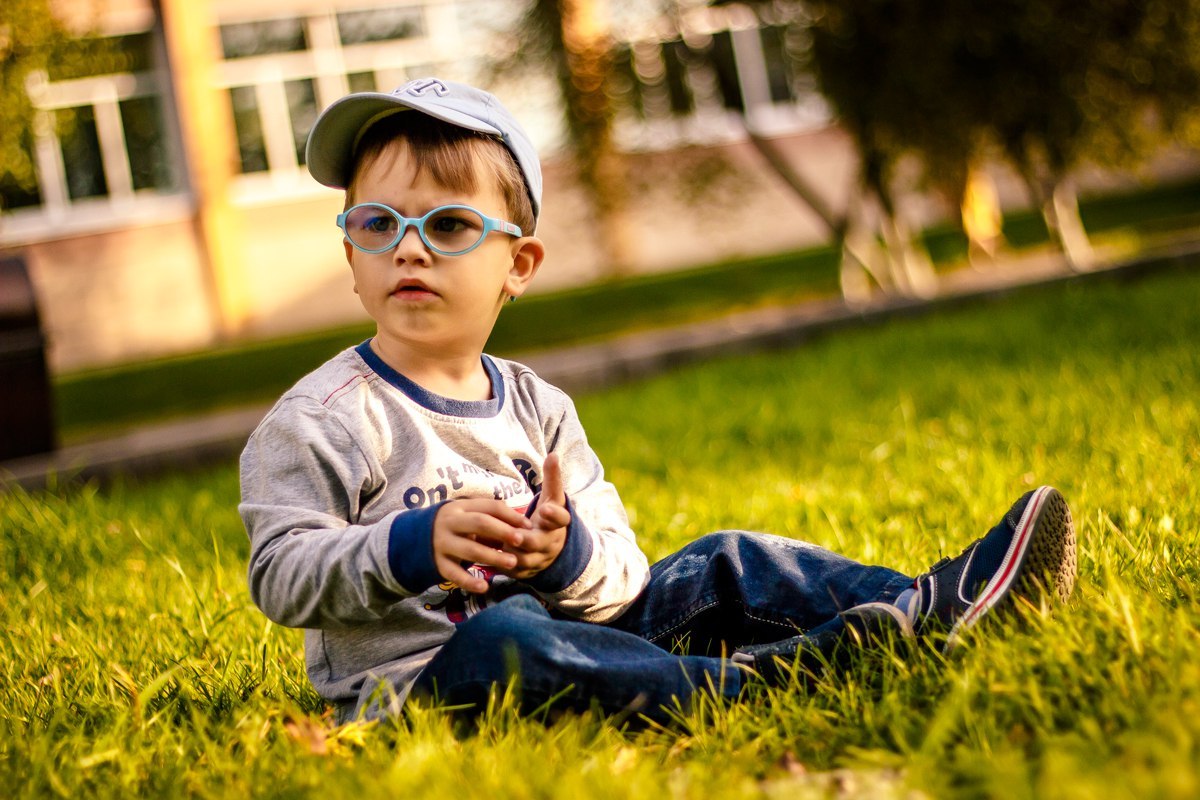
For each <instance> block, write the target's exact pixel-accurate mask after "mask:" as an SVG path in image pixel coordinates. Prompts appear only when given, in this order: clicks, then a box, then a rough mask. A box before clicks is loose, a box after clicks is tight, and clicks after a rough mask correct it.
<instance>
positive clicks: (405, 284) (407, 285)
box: [392, 281, 436, 297]
mask: <svg viewBox="0 0 1200 800" xmlns="http://www.w3.org/2000/svg"><path fill="white" fill-rule="evenodd" d="M392 294H393V295H394V296H397V297H411V296H416V295H422V294H426V295H432V294H436V292H434V291H433V290H432V289H430V288H429V287H428V286H426V285H425V284H423V283H421V282H420V281H401V282H400V284H399V285H398V286H397V287H396V288H395V289H393V290H392Z"/></svg>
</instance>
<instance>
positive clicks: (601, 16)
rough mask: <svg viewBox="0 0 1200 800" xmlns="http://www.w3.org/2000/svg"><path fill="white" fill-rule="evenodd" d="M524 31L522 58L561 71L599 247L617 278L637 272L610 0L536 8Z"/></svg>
mask: <svg viewBox="0 0 1200 800" xmlns="http://www.w3.org/2000/svg"><path fill="white" fill-rule="evenodd" d="M521 27H522V29H523V30H524V31H527V32H528V33H529V34H532V35H527V36H526V37H524V38H525V42H526V46H525V47H522V48H521V50H520V51H519V52H518V54H517V57H518V59H519V61H520V62H521V63H522V64H525V65H538V66H539V67H541V68H544V67H545V65H546V64H547V63H548V64H550V65H551V67H552V68H553V70H554V75H555V79H556V81H557V84H558V89H559V93H560V95H561V97H562V101H563V115H564V120H565V122H566V130H567V139H568V146H569V148H570V152H571V156H572V160H573V162H574V164H575V167H576V170H577V173H578V177H579V181H580V183H581V184H582V185H583V187H584V188H585V189H586V190H587V192H588V195H589V199H590V201H591V203H592V207H593V211H594V213H595V217H596V221H597V223H598V224H597V230H598V231H599V237H598V244H599V245H600V247H601V248H603V250H604V253H603V259H604V262H605V263H606V265H607V267H608V271H609V273H610V274H613V275H620V274H624V273H626V272H628V271H629V269H630V268H631V266H632V252H631V247H630V244H629V233H628V223H627V221H626V218H625V205H626V198H625V174H624V170H625V166H624V162H623V160H622V158H621V155H620V154H619V153H618V152H617V149H616V146H615V143H614V142H613V119H614V115H615V108H614V103H613V88H612V81H613V74H614V67H613V50H614V48H613V42H612V39H611V37H610V35H609V32H608V26H607V9H606V8H605V5H604V0H531V2H530V5H529V7H528V10H527V12H526V14H525V17H524V19H523V21H522V23H521Z"/></svg>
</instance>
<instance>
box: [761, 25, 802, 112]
mask: <svg viewBox="0 0 1200 800" xmlns="http://www.w3.org/2000/svg"><path fill="white" fill-rule="evenodd" d="M785 33H786V28H784V27H782V26H779V25H773V26H771V27H769V28H763V29H762V30H761V31H760V35H761V37H762V45H763V56H764V57H765V58H766V61H767V80H768V81H769V83H770V87H771V101H772V102H774V103H787V102H790V101H792V100H794V99H795V98H794V97H793V96H792V86H791V77H792V71H793V67H794V64H793V63H792V59H791V56H790V55H789V54H788V52H787V47H786V44H785V42H784V34H785Z"/></svg>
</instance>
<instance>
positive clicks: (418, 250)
mask: <svg viewBox="0 0 1200 800" xmlns="http://www.w3.org/2000/svg"><path fill="white" fill-rule="evenodd" d="M392 258H393V259H394V260H396V261H406V262H416V263H424V264H428V263H429V260H430V253H429V248H427V247H426V246H425V242H424V240H422V239H421V233H420V231H418V230H417V226H416V225H408V226H406V227H405V229H404V232H403V233H401V234H400V241H398V242H396V248H395V249H394V250H393V251H392Z"/></svg>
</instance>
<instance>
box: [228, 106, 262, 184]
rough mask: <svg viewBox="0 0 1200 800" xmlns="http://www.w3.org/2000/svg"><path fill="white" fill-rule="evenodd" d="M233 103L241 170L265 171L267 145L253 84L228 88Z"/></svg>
mask: <svg viewBox="0 0 1200 800" xmlns="http://www.w3.org/2000/svg"><path fill="white" fill-rule="evenodd" d="M229 101H230V103H231V104H232V105H233V125H234V127H235V128H236V129H237V142H238V153H239V154H240V155H241V158H242V172H266V171H267V145H266V143H265V142H264V141H263V134H262V120H261V119H259V116H258V96H257V95H256V94H255V92H254V87H253V86H235V87H234V88H232V89H230V90H229Z"/></svg>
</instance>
